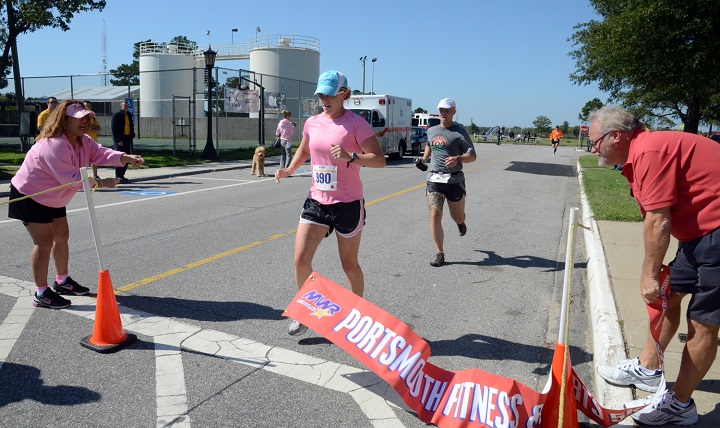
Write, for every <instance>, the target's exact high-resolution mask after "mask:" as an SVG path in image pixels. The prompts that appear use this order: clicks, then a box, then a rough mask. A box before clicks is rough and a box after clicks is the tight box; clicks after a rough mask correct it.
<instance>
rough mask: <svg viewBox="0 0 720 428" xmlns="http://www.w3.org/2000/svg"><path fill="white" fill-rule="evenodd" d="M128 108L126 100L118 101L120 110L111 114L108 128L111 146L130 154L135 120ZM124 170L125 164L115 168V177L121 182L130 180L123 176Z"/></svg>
mask: <svg viewBox="0 0 720 428" xmlns="http://www.w3.org/2000/svg"><path fill="white" fill-rule="evenodd" d="M129 109H130V105H129V104H128V103H127V101H123V102H122V103H120V111H119V112H117V113H115V114H114V115H113V116H112V120H111V122H110V128H111V129H112V134H113V143H114V147H113V148H114V149H115V150H117V151H120V152H124V153H128V154H132V152H133V138H135V121H134V120H133V115H132V113H130V111H129ZM125 171H127V165H123V166H121V167H117V168H115V178H117V179H119V180H120V183H122V184H126V183H129V182H130V180H128V179H127V178H125Z"/></svg>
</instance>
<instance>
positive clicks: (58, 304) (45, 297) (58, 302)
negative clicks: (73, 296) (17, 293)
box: [32, 288, 71, 309]
mask: <svg viewBox="0 0 720 428" xmlns="http://www.w3.org/2000/svg"><path fill="white" fill-rule="evenodd" d="M70 303H71V302H70V301H69V300H68V299H66V298H64V297H61V296H58V295H57V294H56V293H55V292H54V291H52V289H51V288H46V289H45V292H43V294H42V296H38V295H37V292H35V295H34V296H33V302H32V305H33V306H35V307H36V308H50V309H63V308H67V307H68V306H70Z"/></svg>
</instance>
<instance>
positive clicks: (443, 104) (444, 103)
mask: <svg viewBox="0 0 720 428" xmlns="http://www.w3.org/2000/svg"><path fill="white" fill-rule="evenodd" d="M436 108H455V101H453V100H451V99H450V98H443V99H441V100H440V102H439V103H438V105H437V107H436Z"/></svg>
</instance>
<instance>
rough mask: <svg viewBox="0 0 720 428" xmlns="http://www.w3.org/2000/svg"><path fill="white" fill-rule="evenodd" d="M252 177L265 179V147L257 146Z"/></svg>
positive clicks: (251, 171)
mask: <svg viewBox="0 0 720 428" xmlns="http://www.w3.org/2000/svg"><path fill="white" fill-rule="evenodd" d="M255 172H257V174H255ZM250 175H257V176H258V177H265V147H263V146H257V147H256V148H255V154H254V155H253V161H252V169H251V170H250Z"/></svg>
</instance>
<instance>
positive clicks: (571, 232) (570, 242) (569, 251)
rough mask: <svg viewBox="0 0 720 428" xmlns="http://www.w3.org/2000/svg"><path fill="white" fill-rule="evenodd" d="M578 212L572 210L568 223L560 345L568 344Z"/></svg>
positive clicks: (575, 209)
mask: <svg viewBox="0 0 720 428" xmlns="http://www.w3.org/2000/svg"><path fill="white" fill-rule="evenodd" d="M578 211H580V208H577V207H573V208H570V220H569V221H568V239H567V248H566V250H565V277H564V279H563V295H562V306H561V308H560V333H559V335H558V343H560V344H562V345H565V344H566V342H567V334H566V331H567V323H568V320H567V315H568V313H567V312H568V307H569V300H570V299H569V296H568V294H569V292H570V290H569V289H570V283H571V282H572V270H573V247H574V244H575V229H576V228H577V224H578Z"/></svg>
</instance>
